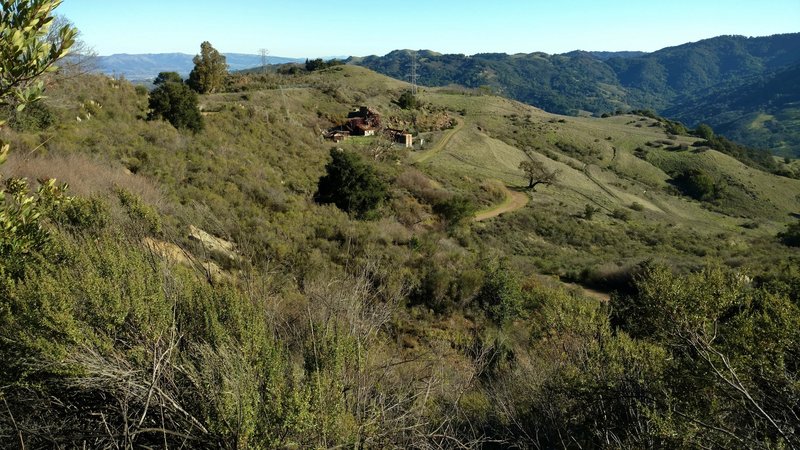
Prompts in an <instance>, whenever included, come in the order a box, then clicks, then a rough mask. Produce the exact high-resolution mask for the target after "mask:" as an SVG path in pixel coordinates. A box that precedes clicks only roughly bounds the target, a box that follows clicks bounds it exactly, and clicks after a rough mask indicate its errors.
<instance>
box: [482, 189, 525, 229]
mask: <svg viewBox="0 0 800 450" xmlns="http://www.w3.org/2000/svg"><path fill="white" fill-rule="evenodd" d="M503 189H504V190H505V194H506V199H505V200H504V201H503V203H500V204H499V205H497V206H495V207H494V208H492V209H488V210H485V211H480V212H478V213H477V214H475V221H476V222H480V221H482V220H487V219H491V218H492V217H497V216H499V215H501V214H505V213H508V212H512V211H516V210H518V209H522V208H524V207H525V205H527V204H528V200H529V197H528V194H526V193H525V192H519V191H512V190H511V189H509V188H507V187H506V186H503Z"/></svg>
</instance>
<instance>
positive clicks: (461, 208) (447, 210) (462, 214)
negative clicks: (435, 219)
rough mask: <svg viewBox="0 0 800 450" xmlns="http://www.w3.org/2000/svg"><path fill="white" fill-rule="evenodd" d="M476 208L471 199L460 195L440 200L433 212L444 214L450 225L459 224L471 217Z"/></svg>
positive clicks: (443, 217)
mask: <svg viewBox="0 0 800 450" xmlns="http://www.w3.org/2000/svg"><path fill="white" fill-rule="evenodd" d="M475 209H476V208H475V205H474V204H473V203H472V201H471V200H470V199H468V198H466V197H462V196H459V195H455V196H453V197H451V198H449V199H446V200H440V201H438V202H436V203H435V204H434V205H433V212H435V213H436V214H439V215H440V216H442V219H444V221H445V222H447V224H448V225H449V226H454V225H457V224H459V223H461V222H463V221H464V220H466V219H468V218H471V217H472V215H473V214H474V213H475Z"/></svg>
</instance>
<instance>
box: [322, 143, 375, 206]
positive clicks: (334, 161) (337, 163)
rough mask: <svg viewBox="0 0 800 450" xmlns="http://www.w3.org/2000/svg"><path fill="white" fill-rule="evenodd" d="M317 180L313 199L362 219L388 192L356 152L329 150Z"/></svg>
mask: <svg viewBox="0 0 800 450" xmlns="http://www.w3.org/2000/svg"><path fill="white" fill-rule="evenodd" d="M325 170H326V172H327V173H326V174H325V175H323V176H322V178H320V179H319V183H318V184H317V192H316V194H314V200H315V201H316V202H317V203H333V204H335V205H336V206H337V207H338V208H339V209H341V210H343V211H347V212H349V213H353V214H355V216H356V217H358V218H365V217H367V214H368V213H369V212H370V211H372V209H373V208H375V207H376V206H378V205H379V204H380V203H381V202H382V201H383V200H384V199H385V198H386V196H387V195H388V192H387V188H386V183H384V182H383V180H381V179H380V178H379V177H378V175H377V174H376V173H375V171H374V170H373V169H372V167H370V166H369V165H367V164H366V163H365V162H364V161H363V160H362V159H361V158H360V157H359V156H358V154H356V153H352V152H345V151H343V150H340V149H336V148H333V149H331V162H329V163H328V165H327V166H325Z"/></svg>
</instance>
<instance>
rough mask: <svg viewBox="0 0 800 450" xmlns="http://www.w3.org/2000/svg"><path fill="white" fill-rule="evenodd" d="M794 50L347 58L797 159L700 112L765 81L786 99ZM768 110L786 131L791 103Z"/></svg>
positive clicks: (764, 44) (793, 43)
mask: <svg viewBox="0 0 800 450" xmlns="http://www.w3.org/2000/svg"><path fill="white" fill-rule="evenodd" d="M799 45H800V34H797V33H794V34H784V35H775V36H769V37H758V38H745V37H742V36H721V37H717V38H713V39H707V40H703V41H699V42H694V43H689V44H684V45H681V46H677V47H670V48H665V49H662V50H659V51H656V52H653V53H649V54H636V53H633V54H623V55H622V56H613V55H611V56H608V55H602V54H601V55H600V56H598V55H595V54H593V53H590V52H571V53H567V54H564V55H547V54H543V53H532V54H518V55H506V54H477V55H473V56H465V55H441V54H437V53H434V52H430V51H420V52H412V51H408V50H403V51H394V52H392V53H389V54H387V55H385V56H382V57H377V56H369V57H365V58H352V59H351V62H352V63H354V64H360V65H363V66H365V67H369V68H371V69H373V70H376V71H378V72H381V73H384V74H387V75H390V76H392V77H395V78H399V79H407V77H408V76H409V74H410V70H411V69H410V68H411V64H412V55H414V54H416V56H417V63H418V64H419V66H420V68H419V70H418V75H419V82H420V83H421V84H423V85H427V86H446V85H449V84H458V85H462V86H466V87H469V88H481V87H485V88H488V89H491V90H492V91H493V92H496V93H498V94H500V95H504V96H507V97H509V98H513V99H515V100H519V101H522V102H525V103H528V104H531V105H534V106H537V107H540V108H542V109H545V110H547V111H550V112H554V113H559V114H569V115H580V114H582V113H584V112H589V113H593V114H595V115H600V114H601V113H606V112H613V111H615V110H618V109H622V110H630V109H647V108H650V109H654V110H656V111H658V112H660V113H662V114H663V115H667V116H668V117H673V118H680V119H681V120H683V121H685V122H686V123H687V125H690V126H695V125H697V124H699V123H702V122H709V123H710V122H714V123H719V124H720V125H722V126H723V128H724V131H725V133H727V134H728V135H729V136H735V137H736V138H737V139H741V140H742V141H743V142H747V143H748V144H749V145H753V146H755V147H758V148H769V149H771V150H774V151H778V152H781V153H790V154H799V153H800V142H798V141H797V140H796V137H795V136H794V135H793V134H792V133H791V132H789V133H781V136H782V137H780V138H778V139H777V140H770V139H768V138H765V136H764V134H765V133H764V132H763V131H761V130H759V129H758V127H757V126H756V127H751V126H750V125H751V124H752V123H753V122H752V121H749V122H748V121H746V120H733V121H731V120H724V119H721V118H719V117H715V115H714V114H713V113H710V112H708V111H714V110H719V109H723V108H724V107H725V101H726V100H724V99H722V100H721V102H717V100H716V99H717V97H718V96H719V94H718V93H720V92H722V93H726V95H727V96H731V95H736V96H740V97H743V98H753V97H755V96H758V95H759V94H758V92H759V89H763V87H764V86H761V87H759V86H760V85H758V83H761V84H764V83H766V84H768V85H769V87H770V94H769V95H771V96H780V97H781V98H792V97H796V96H797V86H796V84H797V83H796V75H795V73H794V72H793V71H791V70H788V68H789V67H790V66H792V65H795V64H797V63H798V61H800V57H799V56H797V55H798V53H797V52H796V51H795V49H797V48H798V46H799ZM753 77H756V78H757V79H756V80H755V81H756V82H757V83H756V84H753V83H754V80H753ZM766 80H772V82H770V81H766ZM684 106H685V108H684ZM754 106H756V105H754ZM770 108H771V110H772V112H765V114H768V115H770V116H773V117H774V119H771V120H773V121H774V125H772V128H773V129H788V130H791V129H793V126H792V120H793V117H794V114H793V112H792V111H793V110H792V108H793V106H790V105H783V104H782V105H780V106H778V105H772V106H771V107H770ZM762 109H763V108H762ZM747 112H748V113H750V114H755V113H758V112H760V111H756V110H749V111H747Z"/></svg>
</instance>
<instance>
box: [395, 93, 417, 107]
mask: <svg viewBox="0 0 800 450" xmlns="http://www.w3.org/2000/svg"><path fill="white" fill-rule="evenodd" d="M397 105H398V106H400V107H401V108H403V109H414V108H416V107H417V106H419V102H418V100H417V97H416V96H415V95H414V94H412V93H411V91H405V92H403V93H402V94H401V95H400V98H398V99H397Z"/></svg>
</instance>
